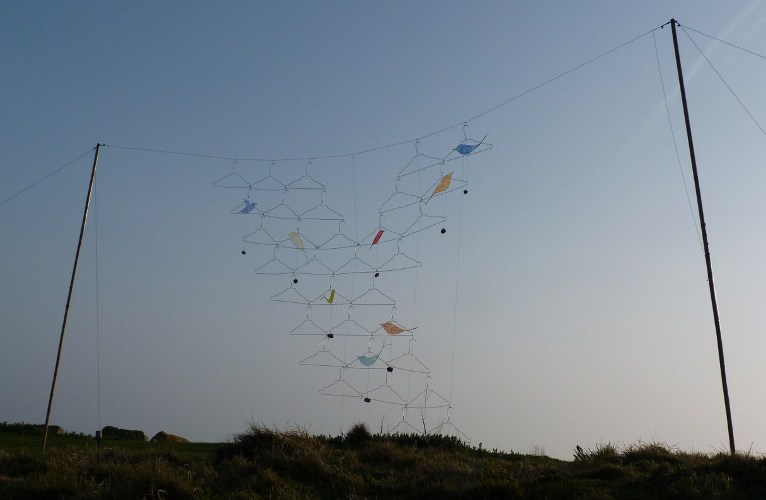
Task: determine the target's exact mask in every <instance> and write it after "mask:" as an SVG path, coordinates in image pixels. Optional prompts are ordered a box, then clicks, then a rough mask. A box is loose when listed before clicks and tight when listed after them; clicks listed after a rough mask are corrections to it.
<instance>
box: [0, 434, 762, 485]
mask: <svg viewBox="0 0 766 500" xmlns="http://www.w3.org/2000/svg"><path fill="white" fill-rule="evenodd" d="M35 432H36V431H35V430H34V428H33V427H32V426H27V427H23V426H21V425H20V424H0V498H3V499H6V498H8V499H14V498H24V499H29V498H46V499H47V498H114V499H120V498H131V499H133V498H140V499H144V498H145V499H169V498H242V499H250V498H272V497H274V498H599V499H607V498H766V460H764V459H763V458H760V457H754V456H749V455H737V456H733V457H732V456H730V455H726V454H717V455H712V456H711V455H703V454H694V453H684V452H681V451H678V450H672V449H670V448H668V447H667V446H664V445H660V444H641V445H634V446H628V447H626V448H625V449H622V450H618V449H616V448H615V447H614V446H611V445H602V446H598V447H596V448H594V449H590V450H583V449H582V448H579V447H578V449H577V450H575V454H574V459H573V460H572V461H571V462H565V461H560V460H555V459H552V458H548V457H545V456H539V455H521V454H515V453H502V452H497V451H487V450H481V449H477V448H472V447H470V446H467V445H465V444H463V443H461V442H460V441H458V440H456V439H454V438H448V437H441V436H418V435H393V436H388V435H384V436H381V435H373V434H371V433H370V432H369V431H368V430H367V428H366V427H364V426H363V425H355V426H354V427H352V428H351V429H350V430H349V432H348V433H347V434H346V435H345V436H339V437H333V438H330V437H322V436H311V435H309V434H307V433H305V432H303V431H300V430H292V431H286V432H282V431H275V430H272V429H268V428H265V427H262V426H255V425H254V426H252V427H251V429H250V430H249V431H248V432H246V433H243V434H241V435H239V436H237V437H235V438H234V439H233V440H232V441H231V442H228V443H223V444H200V443H188V444H181V443H161V444H150V443H127V442H120V443H117V442H115V443H103V445H102V447H100V448H98V447H96V446H95V441H94V440H93V439H92V438H89V437H87V436H83V435H73V434H68V435H64V436H55V437H54V438H53V439H52V446H51V447H50V449H49V450H48V451H47V452H46V453H45V454H43V453H41V452H40V451H39V445H40V440H39V436H38V435H36V434H35Z"/></svg>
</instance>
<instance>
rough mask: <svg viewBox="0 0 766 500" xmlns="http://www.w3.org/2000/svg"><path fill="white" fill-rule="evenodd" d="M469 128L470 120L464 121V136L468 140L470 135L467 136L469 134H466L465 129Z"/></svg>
mask: <svg viewBox="0 0 766 500" xmlns="http://www.w3.org/2000/svg"><path fill="white" fill-rule="evenodd" d="M467 128H468V122H465V123H463V138H464V139H465V140H466V141H467V140H468V136H467V135H466V133H465V129H467Z"/></svg>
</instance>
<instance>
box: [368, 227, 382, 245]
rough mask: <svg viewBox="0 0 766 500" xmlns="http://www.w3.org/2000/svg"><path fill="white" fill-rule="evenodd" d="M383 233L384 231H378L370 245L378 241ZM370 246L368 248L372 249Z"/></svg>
mask: <svg viewBox="0 0 766 500" xmlns="http://www.w3.org/2000/svg"><path fill="white" fill-rule="evenodd" d="M383 231H385V229H381V230H380V231H378V234H376V235H375V238H374V239H373V240H372V245H374V244H375V243H377V242H379V241H380V237H381V236H383ZM372 245H370V248H372Z"/></svg>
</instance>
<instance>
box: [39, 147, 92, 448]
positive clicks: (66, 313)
mask: <svg viewBox="0 0 766 500" xmlns="http://www.w3.org/2000/svg"><path fill="white" fill-rule="evenodd" d="M100 147H101V144H96V153H95V154H94V155H93V168H92V169H91V172H90V184H88V195H87V196H86V198H85V210H84V211H83V214H82V225H81V226H80V239H79V241H78V242H77V252H76V253H75V256H74V266H73V267H72V279H71V280H70V281H69V294H68V295H67V298H66V308H65V309H64V321H63V323H62V324H61V335H60V336H59V349H58V353H57V354H56V367H55V368H54V369H53V382H51V394H50V396H49V397H48V411H47V412H46V413H45V432H44V434H43V451H44V450H45V445H46V443H47V442H48V424H49V423H50V418H51V407H52V406H53V393H54V391H55V390H56V379H57V378H58V374H59V364H60V363H61V348H62V346H63V345H64V332H66V321H67V318H68V317H69V304H70V303H71V301H72V290H73V289H74V279H75V276H76V275H77V262H78V261H79V260H80V249H81V248H82V240H83V236H84V235H85V223H86V222H87V221H88V208H89V207H90V196H91V194H92V193H93V181H94V180H95V179H96V166H97V165H98V151H99V148H100Z"/></svg>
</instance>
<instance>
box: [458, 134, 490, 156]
mask: <svg viewBox="0 0 766 500" xmlns="http://www.w3.org/2000/svg"><path fill="white" fill-rule="evenodd" d="M486 138H487V136H486V135H485V136H484V137H483V138H482V139H481V141H480V142H479V143H478V144H466V143H462V144H459V145H458V146H457V147H456V148H455V151H457V152H458V153H460V154H461V155H468V154H471V153H473V152H474V150H475V149H476V148H478V147H479V146H481V145H482V144H483V143H484V139H486Z"/></svg>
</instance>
